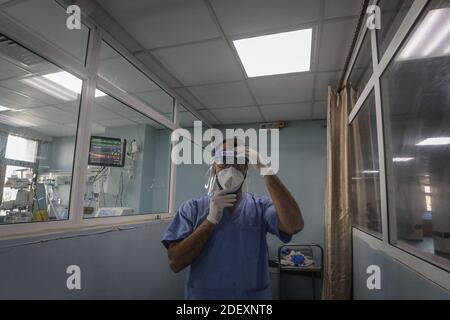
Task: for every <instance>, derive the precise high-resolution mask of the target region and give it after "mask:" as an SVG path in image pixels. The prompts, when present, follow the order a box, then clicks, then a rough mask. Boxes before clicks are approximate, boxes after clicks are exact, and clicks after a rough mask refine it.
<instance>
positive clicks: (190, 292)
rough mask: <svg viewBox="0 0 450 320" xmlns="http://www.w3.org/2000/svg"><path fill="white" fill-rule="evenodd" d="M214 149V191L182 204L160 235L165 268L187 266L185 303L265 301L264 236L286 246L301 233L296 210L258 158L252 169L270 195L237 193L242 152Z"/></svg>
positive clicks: (243, 168) (241, 176) (241, 174)
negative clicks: (259, 174)
mask: <svg viewBox="0 0 450 320" xmlns="http://www.w3.org/2000/svg"><path fill="white" fill-rule="evenodd" d="M236 146H237V142H236V140H235V141H234V147H236ZM219 149H220V150H216V153H215V157H214V159H215V162H214V163H213V167H212V169H213V177H214V179H213V183H214V187H215V188H214V189H215V191H214V192H213V193H211V194H210V195H205V196H203V197H201V198H199V199H193V200H190V201H187V202H186V203H184V204H183V205H182V206H181V207H180V208H179V209H178V211H177V213H176V215H175V217H174V219H173V221H172V222H171V224H170V225H169V227H168V229H167V231H166V233H165V234H164V236H163V239H162V243H163V244H164V246H165V247H166V248H167V249H168V256H169V261H170V267H171V269H172V270H173V271H174V272H179V271H181V270H183V269H184V268H185V267H188V269H187V279H186V286H185V298H186V299H215V300H218V299H271V298H272V295H271V289H270V283H269V271H268V256H267V245H266V234H267V232H269V233H271V234H274V235H276V236H277V237H278V238H279V239H280V240H281V241H283V242H289V241H290V240H291V237H292V235H293V234H295V233H297V232H299V231H301V230H302V229H303V225H304V224H303V218H302V215H301V212H300V209H299V206H298V204H297V202H296V201H295V199H294V198H293V197H292V195H291V194H290V193H289V191H288V190H287V189H286V187H285V186H284V185H283V184H282V182H281V181H280V179H279V178H278V177H277V176H276V175H274V174H271V173H272V172H271V170H270V169H268V168H267V167H265V165H264V164H263V163H262V161H259V159H260V157H259V155H257V159H258V162H257V163H256V164H255V168H256V169H257V170H259V171H260V172H264V182H265V184H266V187H267V190H268V192H269V194H270V197H267V196H256V195H254V194H250V193H244V192H242V184H243V182H244V180H245V177H246V174H247V169H248V149H246V153H245V154H246V156H245V158H246V159H245V160H244V161H242V159H239V157H240V155H239V152H237V151H235V150H238V149H239V148H231V146H230V144H229V143H228V144H227V142H224V144H223V146H221V148H219ZM227 149H228V150H227ZM230 149H231V150H233V151H230ZM241 150H242V149H241ZM252 152H254V151H252ZM230 157H232V158H233V159H232V161H230ZM264 169H266V170H264Z"/></svg>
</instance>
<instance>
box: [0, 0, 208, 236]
mask: <svg viewBox="0 0 450 320" xmlns="http://www.w3.org/2000/svg"><path fill="white" fill-rule="evenodd" d="M53 1H55V2H56V3H58V4H60V5H62V4H61V1H58V0H53ZM62 6H63V7H64V5H62ZM82 23H83V24H85V25H86V26H87V27H88V28H89V29H90V30H89V39H88V44H87V50H86V55H87V56H86V60H85V64H82V63H80V61H78V60H77V59H76V58H74V57H72V56H71V55H69V54H68V53H66V52H65V51H64V50H62V49H60V48H57V47H56V46H55V45H53V44H52V43H51V42H49V41H48V40H46V39H44V38H41V37H39V36H38V34H36V33H35V32H33V30H29V29H27V28H25V27H23V26H22V25H21V24H20V23H18V22H16V21H15V20H14V19H12V18H11V17H9V16H8V15H7V14H6V13H4V12H2V11H0V33H2V34H4V35H5V36H6V37H8V38H10V39H11V40H13V41H15V42H17V43H18V44H20V45H22V46H23V47H25V48H27V49H28V50H30V51H32V52H34V53H35V54H37V55H39V56H41V57H42V58H44V59H45V60H47V61H49V62H50V63H53V64H55V65H56V66H58V67H59V68H61V69H62V70H64V71H67V72H69V73H71V74H73V75H74V76H76V77H78V78H79V79H81V80H82V81H83V85H82V90H81V96H80V97H81V98H80V106H79V115H78V123H77V132H76V141H75V150H74V161H73V169H72V186H71V193H70V207H69V208H70V212H69V218H68V219H67V220H58V221H47V222H29V223H21V224H4V225H0V240H3V239H11V238H21V237H30V236H35V235H42V234H53V233H60V232H68V231H75V230H83V229H91V228H104V227H109V226H118V225H126V224H135V223H141V222H148V221H154V220H160V219H169V218H172V217H173V216H174V214H175V210H176V208H175V190H176V188H175V186H176V165H175V164H173V163H171V164H170V175H169V183H170V185H169V209H168V211H167V212H161V213H154V214H146V215H134V216H120V217H103V218H101V219H83V203H84V201H83V199H84V189H85V177H86V174H87V166H88V164H87V160H86V159H87V158H88V153H89V139H90V135H91V125H90V124H91V120H92V109H93V105H94V100H95V90H96V88H99V89H100V90H102V91H103V92H105V93H106V94H108V95H109V96H111V97H112V98H114V99H117V100H119V101H120V102H122V103H124V104H126V105H127V106H129V107H131V108H133V109H135V110H136V111H138V112H141V113H142V114H144V115H145V116H147V117H149V118H150V119H152V120H154V121H156V122H158V123H160V124H162V125H163V126H164V127H166V128H167V129H169V130H171V131H173V130H175V129H178V128H181V127H180V126H179V124H178V118H179V117H178V112H179V105H180V104H183V106H184V108H185V109H186V110H187V111H189V112H190V113H192V114H193V116H194V117H196V118H198V119H201V120H202V121H203V123H205V124H206V125H207V126H208V127H212V126H211V124H210V123H209V122H208V121H207V120H206V119H205V118H204V117H203V116H202V115H201V114H200V113H199V112H197V111H196V110H195V109H194V108H193V107H192V106H191V104H190V103H188V102H187V101H186V100H185V99H184V98H182V97H181V96H179V95H178V94H177V93H176V92H175V91H174V90H173V89H171V88H170V87H168V86H167V85H166V84H165V83H164V82H163V81H162V80H161V79H160V78H159V77H157V76H156V75H155V74H154V73H152V72H151V71H150V70H149V69H148V68H147V67H146V66H145V65H144V64H143V63H142V62H140V61H139V60H138V59H137V58H136V57H135V56H134V55H133V54H132V53H130V52H129V51H128V50H127V49H125V48H124V47H123V46H122V45H121V44H120V43H119V42H118V41H117V40H116V39H114V37H113V36H112V35H111V34H109V33H108V32H106V31H105V30H103V29H102V28H101V27H100V26H98V25H97V24H96V23H95V21H93V20H92V19H90V18H89V17H85V16H82ZM102 41H105V42H106V43H107V44H108V45H110V46H111V47H112V48H113V49H114V50H116V51H117V52H118V53H119V54H120V55H121V56H122V57H123V58H124V59H126V60H127V61H128V62H130V63H131V65H133V66H134V67H135V68H136V69H137V70H138V71H140V72H142V73H143V75H145V76H146V77H148V78H149V79H150V80H151V81H153V82H154V83H155V84H156V85H158V86H159V87H160V88H161V89H162V90H164V91H165V92H166V93H167V94H169V95H170V96H171V97H172V98H173V99H174V108H173V117H172V119H168V118H167V117H166V116H164V115H162V114H160V113H159V112H158V111H157V110H155V109H153V108H152V106H150V105H149V104H147V103H145V102H144V101H142V100H140V99H138V98H136V97H134V96H132V95H130V94H128V93H126V92H124V91H123V90H121V89H120V88H118V87H117V86H115V85H114V84H112V83H109V82H108V81H106V80H104V79H102V78H100V77H99V76H98V74H97V73H98V66H99V63H100V46H101V43H102ZM80 128H83V130H79V129H80ZM171 148H172V145H171Z"/></svg>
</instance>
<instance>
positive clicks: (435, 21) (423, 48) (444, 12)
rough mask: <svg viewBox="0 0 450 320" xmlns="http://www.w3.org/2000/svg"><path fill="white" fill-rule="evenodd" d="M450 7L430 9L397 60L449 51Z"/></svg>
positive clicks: (418, 57) (435, 55) (437, 54)
mask: <svg viewBox="0 0 450 320" xmlns="http://www.w3.org/2000/svg"><path fill="white" fill-rule="evenodd" d="M449 42H450V8H442V9H435V10H430V11H429V12H428V13H427V15H426V16H425V18H424V19H423V21H422V22H421V24H420V25H419V26H418V28H417V29H416V31H415V32H414V34H413V35H412V37H411V38H410V39H409V41H408V42H407V44H406V46H405V47H404V49H403V50H402V52H401V53H400V56H399V60H409V59H423V58H431V57H439V56H444V55H447V54H448V53H449V50H448V43H449Z"/></svg>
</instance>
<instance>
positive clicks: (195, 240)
mask: <svg viewBox="0 0 450 320" xmlns="http://www.w3.org/2000/svg"><path fill="white" fill-rule="evenodd" d="M214 228H215V225H214V224H213V223H211V222H209V221H208V220H205V221H203V222H202V223H201V224H200V226H199V227H198V228H197V229H195V231H194V232H192V233H191V234H190V235H189V236H188V237H187V238H185V239H183V240H181V241H179V242H174V243H172V244H171V245H170V246H169V250H168V251H167V253H168V256H169V262H170V268H171V269H172V270H173V271H174V272H180V271H181V270H183V269H184V268H185V267H187V266H188V265H190V264H191V263H192V262H193V261H194V260H195V258H197V257H198V256H199V255H200V253H201V252H202V250H203V247H204V246H205V244H206V243H207V242H208V239H209V237H210V236H211V234H212V233H213V231H214Z"/></svg>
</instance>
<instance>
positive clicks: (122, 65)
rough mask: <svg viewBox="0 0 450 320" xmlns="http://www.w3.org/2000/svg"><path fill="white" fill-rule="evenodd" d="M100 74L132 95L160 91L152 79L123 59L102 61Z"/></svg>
mask: <svg viewBox="0 0 450 320" xmlns="http://www.w3.org/2000/svg"><path fill="white" fill-rule="evenodd" d="M98 74H99V75H100V76H101V77H102V78H104V79H105V80H107V81H109V82H111V83H113V84H115V85H116V86H118V87H119V88H121V89H123V90H125V91H128V92H131V93H134V92H142V91H149V90H158V89H159V87H158V85H156V84H155V83H154V82H153V81H152V80H151V79H150V78H148V77H147V76H146V75H144V73H142V72H141V71H140V70H138V69H137V68H136V67H134V66H133V65H132V64H130V63H129V62H128V61H127V60H125V59H124V58H122V57H117V58H111V59H106V60H102V61H101V63H100V66H99V70H98Z"/></svg>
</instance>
